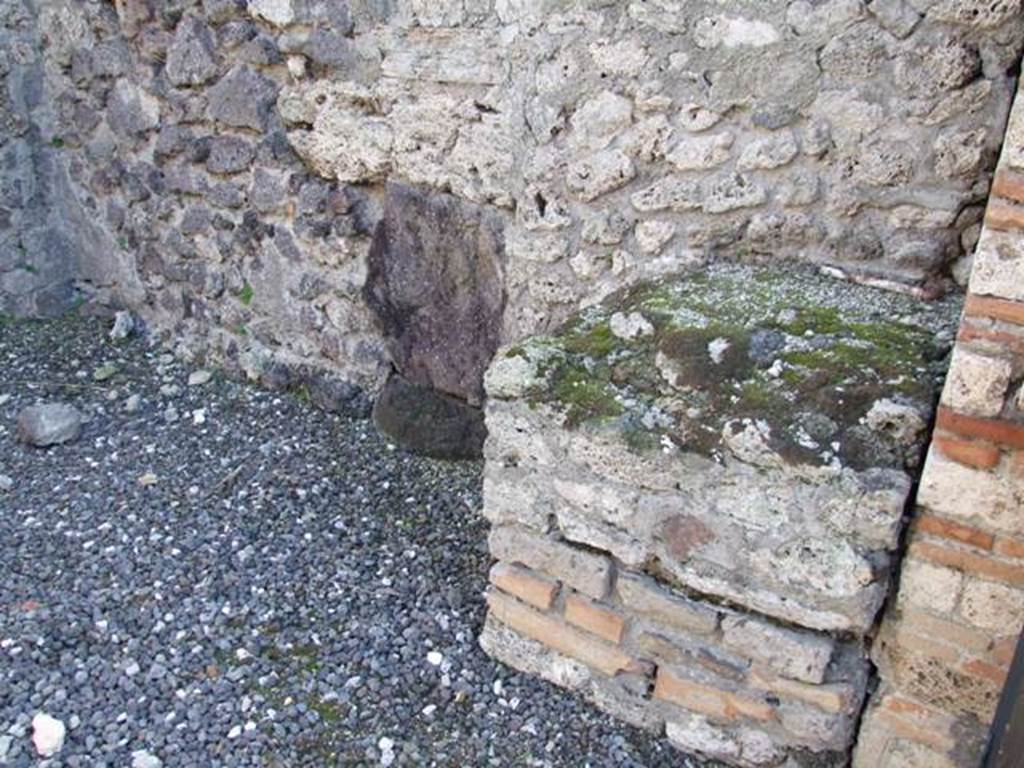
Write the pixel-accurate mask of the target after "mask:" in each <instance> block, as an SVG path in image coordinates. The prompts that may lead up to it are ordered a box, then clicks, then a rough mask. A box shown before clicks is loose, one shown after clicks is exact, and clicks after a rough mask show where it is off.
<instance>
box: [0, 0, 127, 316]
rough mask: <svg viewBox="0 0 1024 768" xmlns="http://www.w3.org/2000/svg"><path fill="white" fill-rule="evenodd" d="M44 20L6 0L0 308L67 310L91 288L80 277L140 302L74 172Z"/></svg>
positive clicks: (39, 312)
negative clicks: (52, 81) (59, 111)
mask: <svg viewBox="0 0 1024 768" xmlns="http://www.w3.org/2000/svg"><path fill="white" fill-rule="evenodd" d="M45 15H46V12H45V11H44V13H43V16H45ZM42 26H43V20H42V19H41V18H40V13H39V9H38V5H37V4H36V3H34V2H23V1H22V0H3V2H0V314H12V315H24V316H50V315H56V314H61V313H63V312H67V311H69V310H70V309H72V308H74V307H75V306H77V304H79V303H80V302H82V301H84V300H85V299H86V298H87V297H88V296H89V295H91V294H92V291H89V292H85V291H83V287H84V283H90V284H91V285H92V286H97V287H98V286H105V285H106V286H109V285H112V284H116V285H117V295H118V300H119V301H121V302H126V303H134V302H138V301H140V300H141V299H142V296H143V294H142V286H141V284H140V283H139V281H138V278H137V277H136V276H135V274H134V271H130V270H124V269H122V264H121V263H120V261H119V260H117V259H112V258H110V253H111V251H112V246H113V237H112V235H111V233H110V232H109V230H108V228H106V227H104V226H102V225H98V222H96V221H95V218H94V216H93V214H92V213H91V212H89V211H88V210H85V209H83V207H82V206H81V205H80V204H79V201H78V198H77V196H76V194H75V191H74V186H75V184H74V182H73V180H72V179H71V177H70V176H69V174H68V167H67V164H66V162H65V155H66V148H65V144H64V141H63V139H62V138H61V131H60V130H59V129H58V127H57V126H58V125H60V124H61V116H60V115H59V114H57V108H58V104H57V103H56V102H55V101H54V100H53V98H52V97H53V96H54V93H53V92H52V90H51V88H50V78H49V76H50V75H51V74H52V71H53V68H54V66H55V65H56V62H55V61H53V60H52V59H50V58H49V57H48V56H47V54H46V52H45V51H44V47H43V42H42V32H41V30H42Z"/></svg>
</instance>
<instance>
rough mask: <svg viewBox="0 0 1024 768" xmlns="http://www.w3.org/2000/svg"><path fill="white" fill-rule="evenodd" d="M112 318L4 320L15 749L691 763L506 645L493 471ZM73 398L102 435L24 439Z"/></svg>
mask: <svg viewBox="0 0 1024 768" xmlns="http://www.w3.org/2000/svg"><path fill="white" fill-rule="evenodd" d="M107 327H108V323H107V322H106V321H99V320H95V319H68V320H61V321H53V322H46V323H38V322H32V323H27V322H19V323H11V322H9V321H8V322H4V321H3V320H2V319H0V475H6V476H7V477H8V478H9V479H10V480H11V481H13V484H12V487H11V488H9V489H7V490H3V489H2V488H0V568H2V570H3V576H2V578H0V764H3V763H4V756H5V753H6V761H7V763H6V764H7V765H12V766H29V765H39V764H43V763H41V761H40V758H39V757H38V756H37V754H36V751H35V748H34V746H33V744H32V741H31V736H32V727H31V725H30V722H31V719H32V717H33V716H34V715H35V714H36V713H37V712H40V711H43V712H46V713H49V714H50V715H52V716H54V717H56V718H58V719H60V720H61V721H62V722H64V723H65V724H66V725H67V727H68V733H67V738H66V742H65V744H64V747H63V749H62V750H61V751H60V752H59V753H58V754H57V755H56V757H55V758H53V759H51V761H50V762H49V763H46V764H48V765H52V766H60V765H67V766H76V765H77V766H90V767H92V766H118V767H123V766H131V765H133V764H134V765H136V766H142V767H143V768H148V766H155V765H158V763H157V762H156V761H153V760H149V758H150V757H155V758H158V759H159V760H161V761H162V763H163V765H164V766H167V767H170V766H174V767H176V766H203V767H204V768H205V767H206V766H305V765H381V764H383V765H388V764H394V765H417V766H419V765H444V766H449V765H450V766H477V765H524V766H525V765H552V766H555V765H557V766H562V765H564V766H570V765H571V766H583V765H593V766H661V765H665V766H668V765H671V766H676V767H677V768H678V767H679V766H686V765H691V763H690V762H689V761H687V760H686V759H684V758H682V757H681V756H680V755H679V754H678V753H675V752H673V751H672V750H671V749H668V748H666V747H664V746H662V745H661V744H660V743H659V742H658V741H657V740H654V739H651V738H650V737H648V736H647V735H645V734H643V733H641V732H638V731H635V730H632V729H630V728H628V727H626V726H623V725H621V724H619V723H617V722H615V721H613V720H611V719H610V718H607V717H604V716H602V715H599V714H597V713H596V712H594V711H593V710H592V709H590V708H589V707H587V706H586V705H585V704H583V703H582V702H581V701H580V700H578V699H577V698H576V697H574V696H572V695H570V694H567V693H566V692H564V691H561V690H559V689H557V688H554V687H552V686H550V685H547V684H546V683H543V682H540V681H537V680H533V679H530V678H527V677H524V676H520V675H518V674H516V673H514V672H513V671H512V670H510V669H508V668H506V667H504V666H502V665H500V664H497V663H496V662H494V661H492V660H490V659H489V658H487V657H486V656H485V655H484V654H483V653H482V651H480V649H479V648H478V646H477V644H476V636H477V633H478V631H479V629H480V626H481V622H482V620H483V601H482V598H481V594H482V592H483V589H484V584H485V574H486V570H487V566H488V556H487V553H486V548H485V544H484V537H485V534H486V525H485V523H484V521H483V520H482V518H481V517H480V516H479V514H478V513H477V512H476V510H477V509H479V506H480V466H479V465H478V464H473V463H463V464H446V463H441V462H435V461H429V460H424V459H420V458H416V457H411V456H408V455H406V454H403V453H402V452H401V451H396V450H394V449H393V448H392V447H390V446H388V445H387V444H386V443H385V442H384V441H382V440H381V439H380V438H378V437H377V435H376V434H375V433H374V431H373V428H372V426H371V425H370V424H369V422H366V421H362V420H358V419H348V418H345V417H340V416H336V415H331V414H327V413H325V412H323V411H319V410H316V409H313V408H312V407H309V406H307V405H306V404H304V403H303V402H301V401H300V400H299V399H297V398H295V397H293V396H291V395H283V394H280V393H274V392H268V391H265V390H261V389H259V388H255V387H252V386H248V385H244V384H240V383H237V382H233V381H228V380H224V379H222V378H220V377H219V376H216V375H215V376H214V377H213V378H212V380H210V381H209V382H208V383H206V384H203V385H200V386H188V384H187V380H188V377H189V374H190V372H192V370H194V369H190V368H189V367H187V366H184V365H182V364H180V363H177V362H174V361H172V359H171V358H170V357H169V356H166V355H162V354H161V352H160V350H158V349H153V348H150V347H148V346H147V344H146V343H145V341H143V340H140V339H133V340H130V341H127V342H120V343H117V344H115V343H114V342H111V341H110V340H109V339H108V338H107V333H106V332H107ZM107 363H113V364H114V365H115V366H116V369H117V370H116V373H114V374H113V376H112V377H111V378H109V379H106V380H104V381H102V382H97V381H95V380H94V372H95V371H96V370H97V369H98V368H102V367H104V364H107ZM110 372H111V371H110V369H109V367H108V369H107V370H106V373H110ZM132 395H137V396H140V397H141V400H140V403H139V406H138V409H137V410H135V411H134V412H132V411H130V410H129V409H126V406H125V403H126V400H127V399H128V398H129V397H130V396H132ZM54 399H62V400H65V401H67V402H70V403H71V404H73V405H75V406H76V407H77V408H79V409H80V410H81V411H83V412H84V413H86V414H87V416H88V417H89V421H88V423H87V424H86V426H85V428H84V431H83V433H82V436H81V437H80V438H79V439H78V440H77V441H76V442H74V443H72V444H69V445H65V446H58V447H54V448H50V449H45V450H43V449H37V448H30V447H27V446H24V445H22V444H20V443H17V442H15V439H14V425H15V419H16V417H17V414H18V412H19V411H20V409H21V408H22V407H24V406H27V405H31V404H33V403H34V402H37V401H40V400H54ZM0 483H2V484H6V483H4V481H3V478H0ZM133 754H134V756H133Z"/></svg>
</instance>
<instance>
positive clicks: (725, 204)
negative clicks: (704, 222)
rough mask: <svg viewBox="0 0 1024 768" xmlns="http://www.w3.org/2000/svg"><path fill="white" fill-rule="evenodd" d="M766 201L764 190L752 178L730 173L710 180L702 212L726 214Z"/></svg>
mask: <svg viewBox="0 0 1024 768" xmlns="http://www.w3.org/2000/svg"><path fill="white" fill-rule="evenodd" d="M767 199H768V193H767V192H766V191H765V188H764V187H763V186H761V185H760V184H758V183H757V182H756V181H754V180H753V178H751V177H749V176H744V175H743V174H741V173H730V174H726V175H725V176H720V177H718V178H715V179H711V180H709V182H708V186H707V188H706V190H705V199H704V210H705V211H706V212H707V213H727V212H729V211H734V210H736V209H737V208H751V207H754V206H758V205H761V204H762V203H763V202H765V201H766V200H767Z"/></svg>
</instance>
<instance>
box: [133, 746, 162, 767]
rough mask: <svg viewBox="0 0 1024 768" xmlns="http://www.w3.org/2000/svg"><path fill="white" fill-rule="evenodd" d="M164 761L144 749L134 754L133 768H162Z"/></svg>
mask: <svg viewBox="0 0 1024 768" xmlns="http://www.w3.org/2000/svg"><path fill="white" fill-rule="evenodd" d="M163 764H164V763H163V760H161V759H160V758H159V757H157V756H156V755H151V754H150V753H149V752H147V751H146V750H144V749H137V750H135V751H134V752H132V768H161V766H163Z"/></svg>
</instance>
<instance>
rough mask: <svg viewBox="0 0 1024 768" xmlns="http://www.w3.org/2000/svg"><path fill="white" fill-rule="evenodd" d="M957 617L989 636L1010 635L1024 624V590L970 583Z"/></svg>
mask: <svg viewBox="0 0 1024 768" xmlns="http://www.w3.org/2000/svg"><path fill="white" fill-rule="evenodd" d="M960 613H961V615H962V616H963V617H964V618H965V619H967V621H969V622H970V623H971V624H973V625H974V626H976V627H980V628H981V629H986V630H989V631H991V632H998V633H1005V632H1007V631H1013V630H1014V629H1015V628H1016V627H1019V626H1021V624H1022V623H1024V590H1022V589H1020V588H1014V587H1011V586H1008V585H1006V584H998V583H996V582H992V581H974V580H969V581H968V582H967V585H966V586H965V587H964V595H963V599H962V600H961V602H960Z"/></svg>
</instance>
